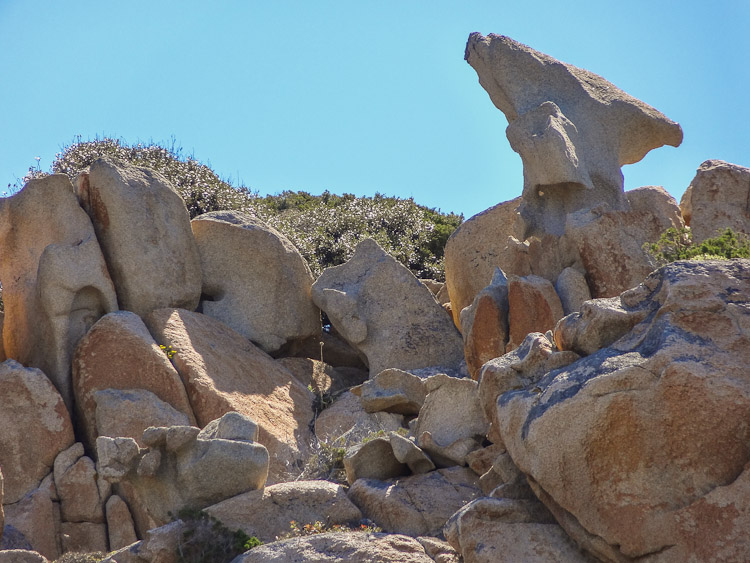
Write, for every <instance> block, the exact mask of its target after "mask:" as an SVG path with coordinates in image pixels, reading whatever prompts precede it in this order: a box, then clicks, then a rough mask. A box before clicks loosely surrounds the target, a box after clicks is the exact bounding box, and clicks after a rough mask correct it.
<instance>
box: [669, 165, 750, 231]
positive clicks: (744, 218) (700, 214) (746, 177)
mask: <svg viewBox="0 0 750 563" xmlns="http://www.w3.org/2000/svg"><path fill="white" fill-rule="evenodd" d="M680 208H681V209H682V215H683V217H685V223H687V224H688V225H689V226H690V230H691V231H692V234H693V242H702V241H704V240H705V239H707V238H711V237H715V236H717V235H718V234H719V233H721V232H722V231H724V229H726V228H730V229H732V230H733V231H735V232H737V233H748V234H750V168H745V167H744V166H738V165H736V164H730V163H728V162H724V161H721V160H707V161H706V162H704V163H703V164H701V165H700V166H699V167H698V171H697V172H696V174H695V178H693V181H692V182H690V185H689V186H688V189H687V190H686V191H685V193H684V194H683V196H682V199H681V200H680Z"/></svg>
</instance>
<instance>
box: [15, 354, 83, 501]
mask: <svg viewBox="0 0 750 563" xmlns="http://www.w3.org/2000/svg"><path fill="white" fill-rule="evenodd" d="M0 397H2V398H3V403H2V408H0V467H2V469H3V475H4V480H5V484H4V488H5V494H4V500H3V502H4V503H5V504H10V503H14V502H18V501H19V500H20V499H21V498H22V497H23V496H24V495H25V494H26V493H28V492H30V491H32V490H34V489H35V488H36V487H38V486H39V483H40V482H41V481H42V479H43V478H44V477H45V476H46V475H47V474H48V473H49V472H50V470H51V468H52V465H53V462H54V460H55V457H56V456H57V454H58V453H60V452H61V451H63V450H64V449H66V448H67V447H69V446H70V445H71V444H73V441H74V440H73V425H72V424H71V422H70V416H69V415H68V411H67V409H66V408H65V404H64V403H63V400H62V397H61V396H60V394H59V393H58V392H57V390H56V389H55V387H54V386H53V385H52V383H50V381H49V379H47V378H46V377H45V376H44V374H43V373H42V372H41V371H39V370H38V369H33V368H24V367H23V366H21V365H20V364H19V363H18V362H15V361H14V360H6V361H5V362H3V363H2V364H0Z"/></svg>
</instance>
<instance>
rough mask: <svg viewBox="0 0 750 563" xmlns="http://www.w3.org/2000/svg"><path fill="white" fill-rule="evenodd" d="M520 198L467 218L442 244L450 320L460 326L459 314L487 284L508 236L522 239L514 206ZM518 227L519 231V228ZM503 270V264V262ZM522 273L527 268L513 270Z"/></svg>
mask: <svg viewBox="0 0 750 563" xmlns="http://www.w3.org/2000/svg"><path fill="white" fill-rule="evenodd" d="M520 203H521V198H520V197H517V198H516V199H512V200H510V201H506V202H503V203H499V204H497V205H495V206H494V207H490V208H489V209H487V210H486V211H483V212H481V213H479V214H477V215H474V216H473V217H471V218H469V219H467V220H466V221H464V222H463V223H461V225H459V227H458V228H457V229H456V230H455V231H454V232H453V234H452V235H451V236H450V238H449V239H448V242H447V243H446V244H445V285H446V287H447V288H448V293H449V295H450V300H451V309H452V311H453V320H454V321H455V323H456V326H458V327H459V328H461V321H460V317H459V316H460V314H461V311H463V310H464V309H465V308H466V307H468V306H469V305H471V303H472V302H473V301H474V298H475V297H476V296H477V294H478V293H479V292H480V291H482V289H484V288H485V287H487V286H488V285H489V284H490V283H491V281H492V277H493V275H494V272H495V268H496V267H497V266H500V265H501V263H502V262H503V261H504V260H503V257H504V252H503V249H504V248H505V246H506V244H507V240H508V237H511V236H512V237H515V238H516V239H521V240H523V239H524V232H523V231H524V229H523V228H520V229H519V225H523V222H522V221H521V222H520V223H519V218H520V216H519V215H518V210H517V208H518V206H519V205H520ZM519 231H520V232H519ZM502 268H503V270H504V271H506V272H509V271H510V270H507V269H506V268H507V264H503V266H502ZM512 273H514V274H519V275H526V274H530V273H531V272H518V271H515V270H514V271H513V272H512Z"/></svg>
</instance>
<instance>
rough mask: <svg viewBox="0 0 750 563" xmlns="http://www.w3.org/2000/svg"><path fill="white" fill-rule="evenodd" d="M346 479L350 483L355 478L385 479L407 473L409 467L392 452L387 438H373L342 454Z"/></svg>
mask: <svg viewBox="0 0 750 563" xmlns="http://www.w3.org/2000/svg"><path fill="white" fill-rule="evenodd" d="M344 469H345V470H346V480H347V482H348V483H349V484H350V485H351V484H352V483H354V482H355V481H356V480H357V479H378V480H380V481H385V480H386V479H390V478H391V477H399V476H401V475H408V474H409V469H408V467H407V465H406V464H405V463H402V462H401V461H399V460H398V459H396V456H395V455H394V454H393V447H392V446H391V441H390V440H389V439H388V438H382V437H378V438H373V439H371V440H368V441H366V442H364V443H362V444H358V445H356V446H354V447H352V448H350V449H349V450H347V452H346V456H344Z"/></svg>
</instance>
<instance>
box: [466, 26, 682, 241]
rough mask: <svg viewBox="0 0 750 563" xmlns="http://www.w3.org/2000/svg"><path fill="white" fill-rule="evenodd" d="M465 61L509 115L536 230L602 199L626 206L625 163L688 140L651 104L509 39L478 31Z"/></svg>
mask: <svg viewBox="0 0 750 563" xmlns="http://www.w3.org/2000/svg"><path fill="white" fill-rule="evenodd" d="M465 58H466V60H467V62H468V63H469V64H470V65H471V66H472V67H473V68H474V70H476V72H477V74H478V75H479V83H480V84H481V85H482V87H483V88H484V89H485V90H487V93H488V94H489V95H490V99H491V100H492V102H493V103H494V104H495V106H496V107H497V108H498V109H499V110H501V111H502V112H503V113H504V114H505V116H506V118H507V119H508V123H509V125H508V129H507V135H508V140H509V141H510V143H511V146H512V147H513V149H514V150H515V151H517V152H518V153H519V154H520V155H521V159H522V160H523V164H524V190H523V203H522V205H521V208H520V212H521V215H522V216H523V217H524V219H525V220H526V221H527V222H528V224H529V226H530V228H531V230H532V231H534V232H536V231H540V232H550V233H553V234H558V235H561V234H562V229H563V228H564V224H565V215H566V214H568V213H571V212H573V211H575V210H577V209H582V208H589V207H592V205H595V204H596V203H598V202H601V203H608V204H610V205H611V206H612V207H613V208H614V209H625V208H626V202H625V199H624V197H623V177H622V173H621V172H620V167H621V166H622V165H623V164H632V163H634V162H638V161H639V160H641V159H642V158H643V157H644V156H645V155H646V153H648V152H649V151H650V150H651V149H654V148H658V147H660V146H662V145H665V144H667V145H673V146H678V145H679V144H680V143H681V142H682V129H681V128H680V126H679V125H678V124H677V123H675V122H673V121H671V120H669V119H667V118H666V117H665V116H664V115H662V114H661V113H659V112H658V111H657V110H655V109H654V108H652V107H651V106H648V105H647V104H644V103H643V102H641V101H639V100H637V99H635V98H633V97H632V96H630V95H628V94H626V93H625V92H623V91H622V90H620V89H619V88H617V87H616V86H615V85H613V84H612V83H610V82H608V81H606V80H605V79H603V78H602V77H600V76H598V75H596V74H594V73H592V72H589V71H587V70H584V69H580V68H577V67H574V66H572V65H568V64H565V63H562V62H560V61H557V60H555V59H553V58H552V57H550V56H548V55H545V54H543V53H540V52H538V51H535V50H534V49H531V48H530V47H527V46H526V45H523V44H521V43H518V42H517V41H514V40H513V39H510V38H509V37H505V36H501V35H494V34H490V35H489V36H487V37H484V36H482V35H481V34H479V33H472V34H471V35H470V36H469V40H468V43H467V45H466V53H465Z"/></svg>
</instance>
